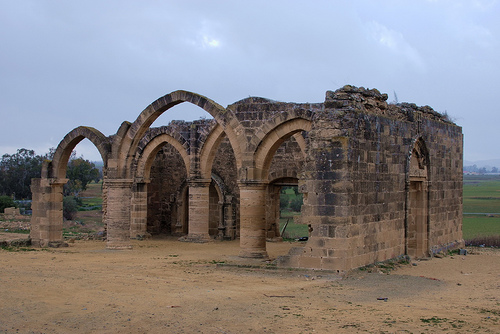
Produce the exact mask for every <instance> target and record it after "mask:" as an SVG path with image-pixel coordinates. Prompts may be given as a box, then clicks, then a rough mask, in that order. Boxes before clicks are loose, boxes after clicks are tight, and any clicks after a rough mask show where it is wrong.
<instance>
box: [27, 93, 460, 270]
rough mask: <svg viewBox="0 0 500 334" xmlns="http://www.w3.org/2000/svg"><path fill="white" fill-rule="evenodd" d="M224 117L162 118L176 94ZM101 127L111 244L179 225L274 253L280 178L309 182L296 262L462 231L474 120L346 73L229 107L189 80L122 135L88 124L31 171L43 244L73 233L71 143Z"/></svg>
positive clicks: (452, 241)
mask: <svg viewBox="0 0 500 334" xmlns="http://www.w3.org/2000/svg"><path fill="white" fill-rule="evenodd" d="M182 102H188V103H192V104H194V105H197V106H199V107H200V108H202V109H204V110H205V111H207V112H208V113H210V114H211V115H212V116H213V117H214V119H211V120H198V121H194V122H185V121H174V122H172V123H171V124H169V125H168V126H162V127H159V128H150V125H151V124H152V123H153V122H154V120H155V119H156V118H158V117H159V116H160V115H161V114H162V113H163V112H165V111H167V110H168V109H169V108H171V107H173V106H175V105H176V104H178V103H182ZM83 138H89V139H90V140H91V141H92V142H93V143H94V144H95V145H96V146H97V147H98V149H99V152H100V153H101V156H102V157H103V160H104V166H105V176H106V178H105V184H104V204H103V208H104V221H105V222H106V224H107V228H108V247H109V248H118V249H121V248H129V247H130V243H129V238H131V237H132V238H136V237H137V236H143V235H147V234H149V233H150V234H152V235H155V234H168V235H175V236H179V237H182V238H183V240H186V241H194V242H199V241H207V240H209V239H214V238H217V239H234V238H240V245H241V254H240V255H241V256H243V257H258V258H266V257H267V251H266V239H272V240H274V241H276V240H280V239H279V238H280V235H279V224H278V218H279V189H280V188H281V187H282V186H284V185H298V188H299V191H300V192H301V193H303V196H304V203H303V206H302V213H301V217H300V218H298V219H297V221H300V222H301V223H303V224H307V225H309V231H310V235H309V240H308V241H307V243H305V245H304V247H296V248H294V249H292V250H291V251H290V253H289V254H288V255H286V256H283V257H281V258H279V259H278V261H277V262H278V264H279V265H280V266H285V267H287V266H288V267H302V268H314V269H324V270H336V271H345V270H349V269H351V268H355V267H359V266H363V265H367V264H370V263H373V262H377V261H383V260H387V259H389V258H394V257H398V256H401V255H409V256H412V257H427V256H430V255H432V254H433V253H437V252H440V251H443V250H446V249H449V248H453V247H460V246H461V245H462V243H463V240H462V230H461V227H462V225H461V224H462V167H461V166H462V154H463V144H462V132H461V128H460V127H458V126H456V125H455V124H453V123H452V122H450V121H449V120H448V119H447V117H446V116H443V115H440V114H439V113H437V112H435V111H434V110H432V108H430V107H428V106H424V107H418V106H416V105H414V104H409V103H401V104H388V103H387V94H381V93H380V92H379V91H378V90H376V89H365V88H363V87H353V86H349V85H347V86H344V87H343V88H341V89H338V90H336V91H328V92H327V93H326V98H325V101H324V102H323V103H285V102H277V101H273V100H269V99H265V98H258V97H250V98H246V99H243V100H241V101H238V102H236V103H234V104H232V105H230V106H228V107H227V108H223V107H222V106H220V105H218V104H217V103H215V102H214V101H212V100H210V99H208V98H206V97H203V96H201V95H198V94H194V93H190V92H186V91H177V92H173V93H171V94H168V95H166V96H164V97H162V98H160V99H158V100H157V101H154V102H153V103H152V104H151V105H150V106H148V107H147V108H146V109H145V110H144V111H143V112H142V113H141V114H140V115H139V117H138V118H137V119H136V120H135V121H134V122H133V123H129V122H124V123H122V125H121V126H120V128H119V129H118V131H117V133H116V134H115V135H113V136H109V137H105V136H104V135H102V134H100V132H98V131H97V130H95V129H92V128H87V127H79V128H77V129H75V130H73V131H71V132H70V133H69V134H68V135H67V136H66V137H65V138H64V139H63V140H62V141H61V143H60V145H59V146H58V148H57V150H56V154H55V156H54V157H55V159H54V160H53V161H51V162H47V163H45V164H44V170H43V172H42V176H43V178H42V179H37V180H34V181H33V184H32V191H33V217H32V230H31V238H32V241H33V244H35V245H38V246H47V245H49V244H56V243H57V242H60V241H62V185H63V184H64V181H65V180H64V179H63V177H64V175H65V170H66V164H67V159H68V158H69V156H70V154H71V150H72V149H73V148H74V147H75V145H76V144H77V143H78V142H79V141H80V140H82V139H83Z"/></svg>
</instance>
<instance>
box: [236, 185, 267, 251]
mask: <svg viewBox="0 0 500 334" xmlns="http://www.w3.org/2000/svg"><path fill="white" fill-rule="evenodd" d="M239 188H240V255H239V256H240V257H249V258H268V255H267V250H266V188H267V184H265V183H247V182H241V183H240V184H239Z"/></svg>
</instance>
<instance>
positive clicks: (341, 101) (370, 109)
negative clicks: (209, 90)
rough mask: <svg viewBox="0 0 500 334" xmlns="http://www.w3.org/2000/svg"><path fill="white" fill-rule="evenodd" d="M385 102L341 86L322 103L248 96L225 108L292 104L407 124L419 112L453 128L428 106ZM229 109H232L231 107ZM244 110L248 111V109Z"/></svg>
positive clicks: (382, 95)
mask: <svg viewBox="0 0 500 334" xmlns="http://www.w3.org/2000/svg"><path fill="white" fill-rule="evenodd" d="M387 99H388V95H387V94H385V93H380V91H379V90H378V89H375V88H374V89H369V88H365V87H356V86H352V85H345V86H344V87H342V88H339V89H337V90H335V91H331V90H328V91H326V94H325V101H324V102H323V103H294V102H281V101H276V100H271V99H268V98H263V97H256V96H249V97H247V98H244V99H242V100H239V101H237V102H235V103H233V104H231V105H229V106H228V109H232V110H235V111H236V112H238V111H240V110H244V109H245V108H244V109H240V108H241V107H243V106H244V105H252V104H257V105H264V104H268V105H295V106H297V107H304V106H308V107H307V108H308V109H309V108H311V107H312V109H313V110H322V109H323V108H325V109H336V110H340V111H344V112H362V113H366V114H373V115H380V116H385V117H389V118H395V119H399V120H407V121H410V122H413V121H414V120H415V114H416V113H419V114H420V117H424V118H428V119H432V120H435V121H439V122H444V123H447V124H453V125H456V124H455V123H454V122H453V121H452V120H451V119H450V117H449V116H448V115H447V114H446V113H444V114H441V113H439V112H437V111H435V110H434V109H432V108H431V107H429V106H417V105H416V104H414V103H408V102H403V103H388V102H387ZM233 106H234V107H235V108H232V107H233ZM313 106H315V107H313ZM273 109H274V108H273ZM245 111H247V112H248V111H249V110H245Z"/></svg>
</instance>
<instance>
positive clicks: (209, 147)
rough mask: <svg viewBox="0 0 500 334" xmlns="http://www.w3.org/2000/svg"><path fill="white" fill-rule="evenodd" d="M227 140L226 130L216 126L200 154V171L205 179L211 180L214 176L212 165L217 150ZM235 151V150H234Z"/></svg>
mask: <svg viewBox="0 0 500 334" xmlns="http://www.w3.org/2000/svg"><path fill="white" fill-rule="evenodd" d="M224 138H225V133H224V130H223V129H222V127H221V126H220V125H216V126H215V128H214V129H213V130H212V131H211V132H210V134H209V135H208V136H207V139H206V140H205V143H204V145H203V147H202V148H201V154H200V170H201V177H202V178H203V179H209V178H210V176H211V175H212V165H213V162H214V159H215V154H216V153H217V148H218V147H219V144H220V143H221V141H222V140H223V139H224ZM233 150H234V148H233Z"/></svg>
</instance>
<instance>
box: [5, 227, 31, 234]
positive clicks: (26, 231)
mask: <svg viewBox="0 0 500 334" xmlns="http://www.w3.org/2000/svg"><path fill="white" fill-rule="evenodd" d="M0 231H2V232H6V233H20V234H30V230H23V229H11V228H4V229H1V230H0Z"/></svg>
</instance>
